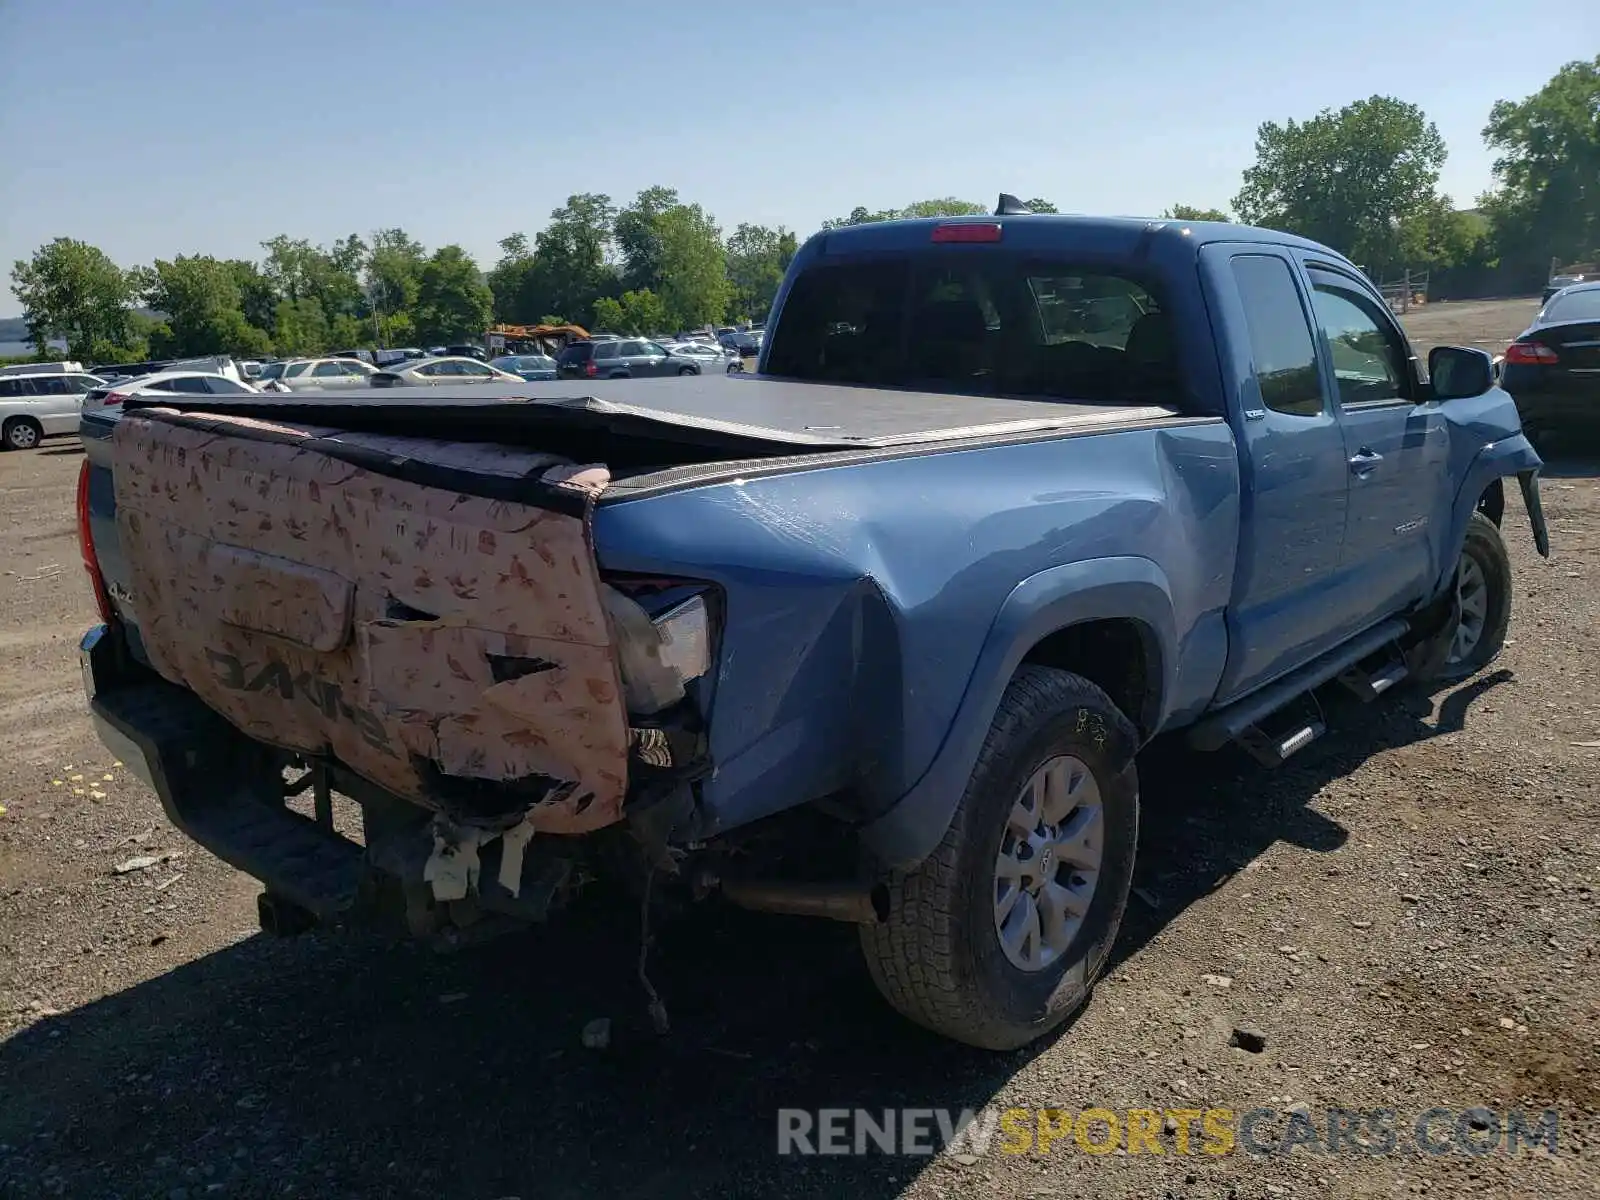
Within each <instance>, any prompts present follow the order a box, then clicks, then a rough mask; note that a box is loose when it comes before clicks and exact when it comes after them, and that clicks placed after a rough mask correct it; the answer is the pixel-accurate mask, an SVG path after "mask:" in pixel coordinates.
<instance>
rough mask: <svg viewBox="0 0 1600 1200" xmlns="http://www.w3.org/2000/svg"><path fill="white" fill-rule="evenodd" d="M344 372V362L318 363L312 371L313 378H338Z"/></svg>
mask: <svg viewBox="0 0 1600 1200" xmlns="http://www.w3.org/2000/svg"><path fill="white" fill-rule="evenodd" d="M343 374H344V364H343V363H336V362H324V363H318V364H317V365H316V367H315V368H314V369H313V370H312V372H311V377H312V378H313V379H337V378H339V377H340V376H341V375H343Z"/></svg>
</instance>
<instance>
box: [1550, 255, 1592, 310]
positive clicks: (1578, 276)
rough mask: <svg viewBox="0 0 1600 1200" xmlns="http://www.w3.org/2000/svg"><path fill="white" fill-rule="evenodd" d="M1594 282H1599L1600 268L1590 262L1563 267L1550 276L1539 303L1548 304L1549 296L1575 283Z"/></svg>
mask: <svg viewBox="0 0 1600 1200" xmlns="http://www.w3.org/2000/svg"><path fill="white" fill-rule="evenodd" d="M1596 282H1600V268H1597V267H1595V266H1594V265H1592V264H1584V265H1581V266H1571V267H1565V268H1563V269H1562V270H1560V271H1557V272H1556V273H1555V274H1553V275H1551V276H1550V282H1549V283H1547V284H1545V286H1544V296H1543V297H1542V298H1541V300H1540V303H1541V304H1549V303H1550V297H1552V296H1554V295H1555V294H1556V293H1557V292H1559V291H1561V290H1562V289H1563V288H1569V287H1571V286H1572V285H1573V284H1575V283H1596Z"/></svg>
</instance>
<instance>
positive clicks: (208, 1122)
mask: <svg viewBox="0 0 1600 1200" xmlns="http://www.w3.org/2000/svg"><path fill="white" fill-rule="evenodd" d="M1430 315H1431V314H1430ZM1517 328H1520V326H1517ZM1442 336H1443V337H1450V338H1456V339H1460V336H1461V335H1460V334H1457V333H1451V332H1450V331H1449V330H1448V329H1446V330H1445V331H1444V333H1443V334H1442ZM1466 340H1471V339H1466ZM78 462H79V454H78V452H77V450H76V446H75V443H71V442H61V443H57V444H54V445H52V446H50V447H48V448H46V449H45V450H43V451H41V452H36V453H33V454H7V455H4V456H0V492H3V496H4V506H5V511H6V512H7V514H8V517H7V521H6V523H5V526H4V528H3V530H0V563H3V567H4V569H5V573H4V574H3V575H0V714H3V717H4V725H3V727H4V728H5V729H6V730H7V731H8V733H9V735H10V738H11V744H10V751H11V752H10V753H9V754H8V755H6V757H5V760H4V762H3V764H0V804H3V805H4V807H5V812H4V813H3V814H0V1039H3V1040H0V1097H3V1103H0V1196H5V1197H13V1196H14V1197H31V1196H37V1195H59V1196H72V1197H80V1196H85V1197H87V1196H130V1197H159V1198H167V1200H181V1198H198V1197H202V1196H210V1195H222V1196H251V1197H254V1196H261V1197H267V1196H293V1195H300V1196H358V1195H359V1196H368V1195H382V1196H390V1195H392V1196H417V1197H439V1196H449V1197H481V1198H484V1200H491V1198H493V1197H504V1196H522V1197H531V1196H557V1197H563V1196H586V1195H593V1194H607V1195H612V1196H619V1197H624V1196H626V1197H632V1196H639V1197H643V1196H685V1197H687V1196H706V1195H717V1196H767V1195H785V1196H819V1197H821V1196H829V1197H832V1196H838V1195H841V1194H849V1195H858V1196H885V1197H887V1196H897V1195H906V1196H912V1197H919V1198H931V1197H935V1196H946V1195H948V1196H967V1195H983V1196H996V1197H1001V1196H1003V1197H1064V1198H1065V1197H1100V1196H1145V1197H1151V1198H1158V1197H1159V1198H1164V1197H1180V1196H1181V1197H1217V1198H1219V1200H1220V1198H1224V1197H1231V1198H1234V1200H1241V1198H1255V1197H1262V1198H1265V1197H1282V1196H1308V1197H1309V1196H1350V1197H1379V1196H1383V1197H1388V1196H1415V1195H1423V1194H1425V1195H1428V1196H1434V1197H1437V1196H1452V1195H1460V1196H1469V1195H1471V1196H1478V1195H1496V1196H1513V1195H1514V1196H1533V1195H1538V1196H1540V1197H1547V1198H1550V1200H1556V1198H1561V1197H1593V1196H1594V1195H1596V1194H1597V1192H1600V1125H1597V1124H1596V1117H1597V1115H1600V958H1597V950H1596V946H1597V943H1600V896H1597V892H1600V683H1597V681H1600V620H1597V618H1600V591H1597V589H1600V467H1597V466H1595V465H1593V464H1590V465H1585V464H1582V463H1568V464H1556V465H1554V466H1553V467H1552V469H1551V471H1550V473H1549V476H1548V477H1547V479H1546V482H1545V491H1544V496H1545V504H1546V508H1547V512H1548V516H1549V519H1550V522H1551V526H1552V537H1553V541H1554V542H1555V546H1556V555H1555V557H1554V558H1553V559H1552V560H1551V561H1550V562H1548V563H1547V562H1543V561H1541V560H1540V559H1538V557H1537V556H1536V555H1535V554H1534V553H1533V551H1532V547H1531V538H1530V537H1529V536H1528V533H1527V525H1526V519H1525V516H1524V513H1523V511H1522V508H1521V505H1520V503H1518V502H1516V501H1515V500H1512V501H1511V503H1510V504H1509V505H1508V511H1507V513H1506V518H1505V527H1506V530H1507V533H1508V541H1509V543H1510V546H1511V552H1512V558H1513V562H1514V565H1515V569H1516V578H1517V595H1516V608H1515V612H1514V615H1513V618H1512V630H1511V640H1510V641H1509V642H1508V644H1507V646H1506V649H1505V652H1504V653H1503V655H1502V656H1501V658H1500V660H1499V662H1498V663H1497V664H1496V665H1495V668H1494V669H1492V670H1491V671H1490V672H1489V673H1487V674H1485V675H1483V676H1481V677H1479V678H1477V679H1474V680H1472V681H1469V682H1468V683H1466V684H1465V685H1463V686H1461V687H1458V688H1456V689H1454V690H1451V691H1446V692H1441V693H1439V694H1436V695H1433V696H1422V695H1418V694H1416V693H1410V694H1407V695H1403V696H1400V697H1395V698H1392V699H1389V700H1388V701H1386V702H1383V703H1380V704H1378V705H1375V706H1372V707H1369V708H1362V709H1359V710H1356V711H1354V712H1353V713H1352V714H1351V715H1349V716H1346V717H1342V718H1341V719H1340V720H1339V721H1338V722H1337V724H1336V728H1335V729H1334V730H1333V732H1332V733H1330V735H1329V736H1328V737H1326V738H1324V739H1323V740H1322V741H1320V742H1318V743H1316V744H1315V745H1313V746H1312V747H1311V748H1310V749H1308V750H1306V751H1305V752H1303V753H1302V754H1300V755H1298V756H1297V757H1296V758H1295V759H1293V760H1292V762H1291V763H1290V764H1289V765H1288V766H1286V767H1284V768H1282V769H1280V770H1278V771H1276V772H1267V771H1265V770H1262V769H1260V768H1257V767H1255V766H1254V765H1252V764H1250V763H1248V762H1247V761H1246V760H1243V759H1241V758H1239V757H1236V756H1234V755H1232V754H1231V753H1225V754H1222V755H1216V756H1209V757H1202V756H1196V755H1192V754H1189V753H1186V752H1184V751H1182V750H1180V749H1177V748H1174V747H1171V746H1165V745H1158V746H1157V747H1154V748H1153V749H1152V750H1151V751H1150V752H1149V753H1148V754H1147V755H1146V757H1145V760H1144V762H1143V771H1144V777H1145V783H1144V794H1145V819H1144V823H1143V833H1142V837H1141V842H1142V844H1141V850H1140V854H1141V857H1140V867H1139V873H1138V880H1137V886H1138V888H1139V892H1138V893H1137V895H1136V898H1135V900H1134V901H1133V904H1132V907H1131V909H1130V913H1129V919H1128V922H1127V924H1126V926H1125V928H1124V931H1123V935H1122V937H1121V939H1120V941H1119V943H1118V946H1117V950H1116V960H1115V962H1114V964H1113V966H1112V968H1111V970H1110V973H1109V975H1108V977H1107V979H1106V980H1105V982H1104V983H1102V985H1101V986H1100V987H1099V989H1098V990H1097V991H1096V993H1095V995H1094V997H1093V999H1092V1001H1091V1002H1090V1004H1089V1005H1088V1007H1087V1008H1086V1009H1085V1011H1084V1012H1083V1013H1082V1014H1081V1015H1080V1016H1079V1017H1078V1018H1077V1019H1076V1021H1075V1022H1074V1023H1073V1024H1072V1025H1071V1026H1070V1027H1069V1028H1068V1029H1067V1030H1066V1031H1065V1032H1064V1033H1063V1034H1062V1035H1061V1036H1059V1037H1058V1038H1055V1039H1053V1040H1047V1041H1046V1042H1045V1043H1044V1044H1043V1045H1040V1046H1037V1047H1034V1048H1032V1049H1030V1050H1028V1051H1024V1052H1019V1053H1015V1054H1009V1055H1002V1056H991V1055H985V1054H980V1053H977V1052H970V1051H966V1050H963V1049H961V1048H958V1047H952V1046H950V1045H947V1044H944V1043H941V1042H938V1041H936V1040H935V1039H933V1038H931V1037H928V1036H925V1035H923V1034H921V1033H919V1032H918V1031H916V1030H913V1029H910V1028H908V1027H907V1026H905V1025H904V1024H903V1023H902V1022H900V1021H899V1020H898V1019H896V1018H895V1017H894V1016H893V1015H891V1014H890V1013H889V1012H888V1011H887V1010H886V1009H885V1007H884V1006H883V1005H882V1004H881V1003H880V1002H879V1001H878V999H877V997H876V995H875V994H874V993H873V991H872V988H871V985H870V983H869V981H868V979H867V976H866V973H865V970H864V969H863V968H862V966H861V965H860V963H859V961H858V957H857V955H856V953H855V947H854V944H853V935H852V933H851V932H850V931H849V930H847V929H844V928H842V927H834V926H828V925H823V924H816V923H810V922H805V921H801V920H793V919H784V918H762V917H757V916H753V915H748V914H738V913H731V912H726V911H720V910H708V911H706V912H703V913H699V914H695V915H693V916H691V917H690V918H689V919H687V920H685V921H683V922H680V923H679V924H677V925H675V926H673V927H671V928H669V929H668V930H666V931H664V933H663V936H662V938H661V941H660V943H659V945H658V953H657V955H656V957H655V958H654V960H653V962H654V964H655V966H654V968H653V978H654V980H655V983H656V985H657V987H658V988H659V989H660V990H661V992H662V994H663V996H664V997H665V999H666V1002H667V1004H668V1006H669V1008H670V1010H671V1012H672V1016H673V1032H672V1034H671V1035H670V1036H669V1037H668V1038H666V1039H665V1040H658V1039H657V1038H656V1037H655V1036H654V1035H653V1034H652V1033H650V1032H649V1029H648V1021H647V1019H646V1017H645V1013H644V1006H643V1003H642V1001H641V999H640V997H639V991H638V987H637V984H636V981H635V979H634V974H633V972H634V956H635V954H636V952H637V944H636V940H635V931H634V929H633V927H632V918H631V915H630V914H627V913H622V912H619V911H616V910H615V909H613V908H611V907H609V906H605V905H596V906H593V907H591V908H589V909H586V910H583V911H580V912H577V913H575V914H573V915H572V919H570V920H567V921H564V922H562V923H560V924H558V925H556V926H552V927H551V928H549V929H545V930H539V931H536V932H534V933H530V934H528V935H525V936H517V937H513V938H509V939H504V940H501V941H498V942H493V943H489V944H487V945H484V946H479V947H475V948H471V949H468V950H464V951H461V952H459V953H456V954H453V955H449V956H440V955H435V954H433V953H431V952H429V951H426V950H423V949H421V948H419V947H417V946H414V945H409V944H407V945H400V946H391V945H387V944H383V943H380V942H379V941H376V940H373V939H368V938H363V937H356V936H335V935H322V934H316V935H311V936H308V937H305V938H301V939H296V940H292V941H275V940H271V939H268V938H265V937H263V936H261V935H259V934H258V933H257V932H256V930H255V915H254V896H255V892H256V890H257V889H256V886H255V885H254V884H253V882H252V881H250V880H249V879H247V878H245V877H243V876H240V875H238V874H237V873H235V872H234V871H232V870H231V869H230V868H227V867H225V866H223V865H221V864H220V863H218V862H216V861H215V860H213V859H211V858H210V857H209V856H208V855H206V854H205V853H203V852H201V851H199V850H198V849H196V848H195V847H193V846H192V845H189V844H187V843H186V842H185V841H184V840H183V839H182V838H181V837H179V836H178V835H176V834H175V833H174V832H173V831H172V830H171V829H170V828H169V827H168V826H167V825H166V823H165V821H164V820H163V818H162V814H161V811H160V808H159V806H158V804H157V802H156V801H155V799H154V797H153V796H152V795H151V794H150V793H149V792H148V791H147V790H146V789H145V788H144V787H143V786H142V785H140V784H138V783H137V782H136V781H134V780H133V779H132V778H130V777H129V776H128V774H127V773H126V771H125V770H124V769H123V768H122V766H121V765H120V764H118V763H116V762H115V761H113V760H112V759H111V757H110V756H109V755H108V754H107V753H106V752H105V751H104V750H103V749H102V748H101V747H100V746H99V744H98V743H97V742H96V741H95V739H94V737H93V735H92V734H91V732H90V729H89V725H88V722H87V721H86V719H85V717H84V715H83V704H82V699H81V694H80V688H79V681H78V677H77V671H76V666H75V662H74V658H73V653H72V647H73V644H74V640H75V637H76V635H77V633H78V632H79V631H80V630H81V628H82V627H84V626H85V625H87V624H88V623H89V622H90V621H91V619H92V606H91V601H90V597H89V593H88V588H87V586H86V584H85V582H84V580H83V572H82V570H81V568H80V566H79V564H78V560H77V550H76V548H75V545H74V542H73V535H72V529H71V523H72V517H71V513H72V486H73V481H74V478H75V474H76V470H77V465H78ZM151 858H154V859H156V860H158V861H156V862H154V863H152V864H150V865H145V866H142V867H140V868H139V869H129V870H126V871H125V872H124V873H120V874H119V873H118V870H119V867H126V866H127V865H128V864H129V862H130V860H140V859H151ZM1223 980H1226V981H1227V983H1226V986H1224V985H1223V984H1222V982H1221V981H1223ZM602 1016H604V1017H610V1018H611V1019H612V1020H613V1030H612V1042H611V1045H610V1047H609V1049H607V1050H604V1051H596V1050H587V1049H584V1048H583V1047H582V1044H581V1038H580V1031H581V1030H582V1028H583V1026H584V1024H585V1023H586V1022H588V1021H589V1020H591V1019H592V1018H596V1017H602ZM1236 1026H1245V1027H1247V1029H1253V1030H1254V1031H1256V1032H1258V1033H1260V1034H1261V1035H1263V1036H1264V1038H1265V1048H1264V1049H1263V1050H1261V1051H1260V1052H1258V1053H1252V1052H1250V1051H1248V1050H1245V1049H1242V1048H1238V1047H1233V1046H1230V1045H1229V1042H1230V1040H1231V1038H1232V1031H1233V1029H1234V1028H1235V1027H1236ZM1296 1104H1305V1105H1307V1106H1309V1107H1308V1113H1309V1117H1310V1119H1311V1120H1312V1121H1313V1122H1314V1124H1315V1125H1316V1126H1318V1127H1319V1128H1325V1121H1326V1117H1325V1115H1324V1114H1325V1113H1326V1110H1327V1109H1328V1108H1330V1107H1342V1108H1353V1109H1371V1108H1393V1109H1395V1110H1397V1112H1398V1114H1399V1115H1398V1121H1397V1124H1398V1128H1399V1133H1400V1139H1399V1145H1398V1148H1397V1149H1396V1151H1395V1152H1393V1153H1390V1154H1372V1153H1365V1152H1360V1153H1351V1152H1348V1151H1347V1152H1344V1153H1340V1154H1336V1155H1330V1154H1325V1153H1317V1152H1315V1151H1314V1150H1307V1149H1305V1148H1301V1149H1298V1150H1296V1151H1295V1152H1293V1153H1291V1154H1269V1155H1254V1154H1245V1153H1235V1154H1231V1155H1226V1156H1220V1157H1216V1156H1210V1155H1205V1154H1189V1155H1183V1154H1179V1153H1177V1152H1176V1151H1177V1146H1176V1139H1175V1137H1174V1136H1173V1135H1172V1134H1170V1133H1164V1134H1162V1135H1161V1137H1160V1142H1161V1144H1162V1145H1163V1146H1164V1148H1165V1151H1166V1152H1165V1153H1164V1154H1162V1155H1154V1154H1151V1153H1148V1152H1145V1153H1138V1154H1123V1153H1117V1154H1112V1155H1106V1156H1099V1155H1091V1154H1088V1153H1085V1152H1083V1151H1082V1150H1081V1149H1079V1148H1078V1147H1077V1146H1076V1144H1075V1143H1074V1141H1073V1140H1072V1139H1070V1138H1069V1139H1067V1140H1065V1141H1062V1142H1060V1143H1058V1144H1056V1145H1055V1146H1054V1147H1053V1149H1052V1150H1051V1152H1050V1153H1048V1154H1038V1153H1030V1154H1024V1155H1008V1154H1003V1153H1000V1152H999V1150H998V1149H997V1148H996V1147H994V1146H991V1147H990V1149H989V1150H988V1152H987V1153H983V1154H977V1155H971V1154H967V1155H961V1156H959V1157H958V1156H955V1155H950V1154H946V1155H941V1156H939V1157H937V1158H933V1159H928V1158H908V1157H887V1156H870V1157H866V1158H779V1157H778V1156H777V1155H776V1153H775V1146H776V1111H777V1109H779V1108H780V1107H796V1108H809V1109H816V1108H820V1107H826V1106H844V1107H863V1108H868V1109H874V1110H877V1109H882V1108H884V1107H898V1106H920V1107H949V1108H956V1109H959V1108H961V1107H972V1108H982V1107H983V1106H985V1105H994V1106H997V1107H1002V1108H1004V1107H1020V1108H1038V1107H1060V1108H1066V1109H1069V1110H1076V1109H1080V1108H1084V1107H1089V1106H1099V1107H1103V1108H1107V1109H1111V1110H1113V1111H1120V1110H1125V1109H1128V1108H1142V1107H1148V1108H1154V1109H1157V1110H1166V1109H1175V1108H1201V1109H1203V1108H1207V1107H1212V1106H1223V1107H1227V1108H1230V1109H1233V1110H1235V1111H1236V1112H1239V1113H1243V1112H1245V1111H1246V1110H1249V1109H1252V1108H1256V1107H1266V1108H1270V1109H1274V1110H1278V1111H1280V1112H1282V1110H1287V1109H1290V1108H1291V1107H1292V1106H1294V1105H1296ZM1475 1105H1481V1106H1486V1107H1488V1108H1490V1109H1493V1110H1494V1111H1495V1112H1496V1113H1499V1114H1504V1113H1506V1112H1507V1111H1508V1110H1509V1109H1512V1108H1520V1109H1522V1110H1524V1111H1525V1112H1527V1113H1529V1114H1530V1115H1531V1116H1537V1114H1538V1113H1539V1112H1541V1111H1542V1110H1544V1109H1545V1108H1547V1107H1553V1108H1555V1109H1556V1110H1557V1112H1558V1114H1559V1125H1558V1129H1559V1149H1558V1151H1557V1152H1556V1153H1555V1154H1553V1155H1551V1154H1547V1153H1544V1152H1543V1151H1541V1152H1539V1153H1535V1154H1528V1153H1524V1154H1522V1155H1520V1156H1516V1157H1513V1156H1508V1155H1507V1154H1505V1153H1504V1152H1503V1151H1501V1150H1496V1151H1494V1152H1492V1153H1489V1154H1485V1155H1482V1156H1473V1155H1468V1154H1465V1153H1463V1152H1461V1151H1459V1150H1457V1151H1454V1152H1450V1153H1446V1154H1443V1155H1439V1156H1433V1155H1427V1154H1422V1153H1419V1152H1418V1151H1417V1150H1416V1149H1415V1148H1413V1146H1412V1139H1411V1137H1410V1131H1411V1128H1412V1123H1413V1121H1414V1120H1415V1118H1416V1117H1417V1116H1418V1115H1420V1114H1422V1113H1424V1112H1425V1111H1426V1110H1428V1109H1430V1108H1433V1107H1435V1106H1441V1107H1447V1108H1451V1109H1465V1108H1469V1107H1472V1106H1475ZM1029 1119H1030V1121H1031V1120H1032V1118H1031V1117H1030V1118H1029ZM1289 1120H1291V1118H1289V1117H1286V1116H1280V1117H1278V1118H1277V1119H1275V1120H1273V1121H1269V1122H1267V1123H1265V1124H1264V1125H1263V1126H1262V1133H1261V1137H1262V1139H1263V1140H1268V1139H1270V1138H1271V1137H1272V1136H1273V1135H1274V1134H1281V1133H1282V1132H1283V1131H1284V1130H1285V1128H1286V1127H1287V1122H1288V1121H1289ZM1440 1128H1441V1129H1444V1130H1446V1131H1447V1130H1448V1128H1449V1126H1448V1125H1443V1126H1441V1127H1440Z"/></svg>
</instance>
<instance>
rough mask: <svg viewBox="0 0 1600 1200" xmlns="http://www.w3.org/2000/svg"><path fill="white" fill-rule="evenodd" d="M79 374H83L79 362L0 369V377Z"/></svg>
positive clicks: (42, 363)
mask: <svg viewBox="0 0 1600 1200" xmlns="http://www.w3.org/2000/svg"><path fill="white" fill-rule="evenodd" d="M81 374H83V364H82V363H80V362H40V363H13V364H11V365H10V366H9V367H0V377H3V376H6V375H81Z"/></svg>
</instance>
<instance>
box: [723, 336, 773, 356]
mask: <svg viewBox="0 0 1600 1200" xmlns="http://www.w3.org/2000/svg"><path fill="white" fill-rule="evenodd" d="M762 340H763V339H762V336H761V335H760V334H759V333H742V332H740V331H739V330H734V331H733V332H732V333H725V334H722V335H721V336H720V337H719V338H718V341H720V342H721V343H722V344H723V345H724V346H726V347H728V349H730V350H732V351H734V352H735V353H736V354H738V355H739V356H740V357H741V358H755V357H757V356H758V355H760V353H761V343H762Z"/></svg>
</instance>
